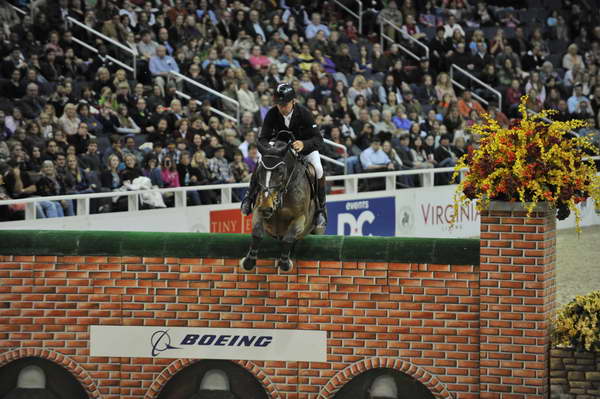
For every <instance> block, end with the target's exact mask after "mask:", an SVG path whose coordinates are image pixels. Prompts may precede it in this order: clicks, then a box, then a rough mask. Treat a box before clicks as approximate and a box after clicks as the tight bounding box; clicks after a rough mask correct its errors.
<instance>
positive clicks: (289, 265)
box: [277, 259, 294, 272]
mask: <svg viewBox="0 0 600 399" xmlns="http://www.w3.org/2000/svg"><path fill="white" fill-rule="evenodd" d="M277 267H278V268H279V270H281V271H282V272H289V271H291V270H292V269H293V268H294V262H292V260H291V259H287V260H283V259H279V260H278V261H277Z"/></svg>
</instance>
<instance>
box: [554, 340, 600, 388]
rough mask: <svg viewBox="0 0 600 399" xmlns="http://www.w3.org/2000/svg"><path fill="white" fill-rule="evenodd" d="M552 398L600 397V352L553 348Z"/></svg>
mask: <svg viewBox="0 0 600 399" xmlns="http://www.w3.org/2000/svg"><path fill="white" fill-rule="evenodd" d="M550 383H551V385H550V386H551V389H552V395H551V399H590V398H600V353H594V352H576V351H575V350H573V349H567V348H561V349H552V351H551V359H550Z"/></svg>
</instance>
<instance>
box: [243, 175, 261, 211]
mask: <svg viewBox="0 0 600 399" xmlns="http://www.w3.org/2000/svg"><path fill="white" fill-rule="evenodd" d="M257 189H258V173H257V171H256V170H255V171H254V173H252V178H251V179H250V187H248V192H247V193H246V197H244V199H243V200H242V205H241V209H242V214H244V216H248V215H250V214H251V213H252V205H253V204H254V200H255V199H256V192H257Z"/></svg>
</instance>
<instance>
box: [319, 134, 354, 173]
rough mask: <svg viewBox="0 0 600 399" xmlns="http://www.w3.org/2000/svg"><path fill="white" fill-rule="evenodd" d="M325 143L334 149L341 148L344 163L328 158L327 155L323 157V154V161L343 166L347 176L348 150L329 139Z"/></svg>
mask: <svg viewBox="0 0 600 399" xmlns="http://www.w3.org/2000/svg"><path fill="white" fill-rule="evenodd" d="M323 142H324V143H325V144H327V145H330V146H332V147H334V148H339V149H340V150H342V151H343V155H342V157H343V158H344V161H343V162H342V161H338V160H336V159H333V158H330V157H328V156H326V155H323V154H321V159H323V160H325V161H327V162H330V163H333V164H336V165H338V166H341V167H342V168H343V169H344V174H347V173H348V169H347V168H346V166H347V165H346V159H347V158H348V150H346V146H345V145H342V144H338V143H336V142H335V141H331V140H329V139H323Z"/></svg>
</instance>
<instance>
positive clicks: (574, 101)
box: [567, 84, 591, 114]
mask: <svg viewBox="0 0 600 399" xmlns="http://www.w3.org/2000/svg"><path fill="white" fill-rule="evenodd" d="M582 102H586V103H588V105H590V104H589V100H588V99H587V98H586V97H585V96H584V95H583V87H582V85H581V84H576V85H575V88H574V89H573V95H572V96H571V97H569V100H568V101H567V105H568V107H569V113H570V114H575V113H579V112H580V104H581V103H582ZM584 107H587V106H584ZM590 108H591V106H590ZM584 109H587V108H584Z"/></svg>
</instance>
